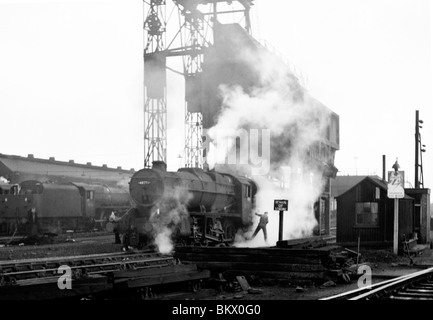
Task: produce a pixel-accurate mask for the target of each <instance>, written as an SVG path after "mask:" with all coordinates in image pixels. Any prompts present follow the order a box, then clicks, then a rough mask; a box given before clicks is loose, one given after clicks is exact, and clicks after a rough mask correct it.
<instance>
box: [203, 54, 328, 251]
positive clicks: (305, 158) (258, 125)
mask: <svg viewBox="0 0 433 320" xmlns="http://www.w3.org/2000/svg"><path fill="white" fill-rule="evenodd" d="M237 59H238V60H239V61H242V63H243V64H246V65H248V66H249V68H250V69H251V70H253V71H254V74H255V76H256V77H257V79H258V81H256V84H255V86H254V87H248V88H245V87H242V86H240V85H235V86H233V85H231V86H230V85H226V84H223V85H220V87H219V89H220V94H221V96H222V110H221V112H220V114H219V117H218V119H217V122H216V125H215V126H213V127H212V128H210V129H209V130H208V131H207V135H208V136H209V137H210V139H211V140H212V144H211V148H209V154H208V157H207V160H208V165H209V167H210V168H212V167H215V166H217V165H218V164H223V163H227V159H228V158H229V154H230V153H231V152H233V150H236V149H238V152H240V153H241V154H244V155H245V153H246V154H248V155H251V154H252V153H258V154H261V153H262V151H263V146H264V145H265V144H266V141H261V142H262V143H261V144H260V143H258V144H257V145H256V146H254V144H251V143H250V144H249V145H246V144H244V143H243V142H242V139H239V137H238V143H236V135H230V133H232V132H236V130H239V129H243V130H246V131H247V132H251V131H252V130H258V131H259V132H263V130H265V129H268V130H270V141H268V142H267V143H268V144H269V149H270V159H269V161H270V168H269V171H268V172H266V173H265V174H262V175H254V176H252V178H253V179H254V180H255V181H256V182H257V184H258V193H257V195H256V208H255V210H256V212H259V213H263V212H264V211H268V213H269V223H268V226H267V229H268V243H265V241H264V238H263V235H262V234H260V233H259V234H258V235H257V236H256V237H255V238H254V239H252V240H247V239H249V237H250V236H251V235H252V233H253V232H254V229H255V227H256V226H257V223H258V217H257V216H255V215H254V219H255V221H254V225H253V228H252V229H251V230H249V232H247V233H246V234H243V235H238V236H237V241H236V243H237V245H239V246H260V245H268V244H269V245H274V244H275V242H276V241H277V240H278V232H279V227H278V224H279V213H278V212H277V211H273V209H274V208H273V200H274V199H288V200H289V209H288V212H285V214H284V229H283V239H284V240H288V239H294V238H301V237H306V236H310V235H312V233H313V229H314V228H315V227H316V226H317V224H318V222H317V221H316V219H315V216H314V203H315V201H317V199H318V198H319V196H320V194H321V192H322V187H323V184H322V172H321V171H320V170H319V167H318V163H317V161H315V160H314V158H315V155H314V153H315V152H316V153H317V151H318V150H320V149H318V144H319V143H320V141H321V140H322V139H323V137H324V136H325V133H326V131H325V130H326V128H327V126H328V125H329V112H330V110H329V109H327V108H326V107H325V106H323V105H322V104H320V103H319V102H318V101H316V100H315V99H314V98H312V97H311V96H310V95H309V94H308V92H307V91H306V90H305V89H304V88H303V87H302V86H301V85H300V84H299V82H298V80H297V79H296V77H295V76H293V75H292V74H291V73H290V72H289V71H288V69H285V68H283V67H282V66H283V64H282V61H281V60H279V59H278V58H277V57H275V56H274V55H272V54H270V53H269V52H268V51H266V50H262V51H258V50H251V49H244V50H243V51H241V50H240V51H239V55H238V56H237ZM261 138H262V140H263V135H262V137H261ZM254 148H255V149H254ZM239 159H242V156H240V157H239ZM224 161H225V162H224ZM238 164H239V165H238V166H237V169H238V171H239V172H241V173H244V174H247V175H250V176H251V173H252V170H251V169H253V167H254V166H253V164H252V163H251V161H249V163H248V164H247V165H244V164H242V165H241V163H239V161H238ZM252 214H254V212H252Z"/></svg>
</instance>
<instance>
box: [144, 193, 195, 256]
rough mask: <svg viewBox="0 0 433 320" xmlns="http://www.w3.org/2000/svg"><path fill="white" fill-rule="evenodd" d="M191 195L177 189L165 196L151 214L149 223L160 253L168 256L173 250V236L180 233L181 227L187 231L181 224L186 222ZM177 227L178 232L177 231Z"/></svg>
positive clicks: (186, 227)
mask: <svg viewBox="0 0 433 320" xmlns="http://www.w3.org/2000/svg"><path fill="white" fill-rule="evenodd" d="M191 198H192V194H191V193H190V192H188V191H187V190H186V189H184V188H182V187H177V188H174V189H173V190H172V192H170V193H168V194H166V195H165V196H164V198H163V199H162V201H161V202H160V204H159V206H158V208H157V210H154V212H153V213H152V215H151V217H150V219H149V222H150V223H151V224H152V227H153V232H154V239H155V241H154V244H155V245H156V247H157V250H158V251H159V252H160V253H163V254H168V253H170V252H171V251H173V249H174V244H173V236H174V235H175V234H176V232H180V233H181V232H182V229H183V228H182V227H184V228H185V230H188V229H189V227H188V226H184V225H183V223H185V222H186V221H188V218H189V214H188V210H187V205H188V202H189V201H190V200H191ZM179 227H181V228H180V231H179Z"/></svg>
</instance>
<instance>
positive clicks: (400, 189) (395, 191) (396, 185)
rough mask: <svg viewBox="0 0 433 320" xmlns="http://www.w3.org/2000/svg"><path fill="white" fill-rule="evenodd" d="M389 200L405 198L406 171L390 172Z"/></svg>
mask: <svg viewBox="0 0 433 320" xmlns="http://www.w3.org/2000/svg"><path fill="white" fill-rule="evenodd" d="M388 198H391V199H400V198H404V171H388Z"/></svg>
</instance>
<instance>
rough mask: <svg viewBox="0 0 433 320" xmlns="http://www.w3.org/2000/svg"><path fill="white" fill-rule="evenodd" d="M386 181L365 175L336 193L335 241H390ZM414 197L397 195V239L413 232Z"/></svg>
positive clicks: (391, 216)
mask: <svg viewBox="0 0 433 320" xmlns="http://www.w3.org/2000/svg"><path fill="white" fill-rule="evenodd" d="M387 193H388V187H387V183H386V182H385V181H383V180H381V179H379V178H377V177H372V176H366V177H365V178H363V179H362V180H360V181H359V182H358V183H356V184H355V185H354V186H353V187H351V188H350V189H348V190H347V191H345V192H343V193H341V194H340V195H339V196H337V197H336V201H337V242H338V243H341V244H346V245H352V244H356V243H357V242H358V237H359V239H360V242H361V245H363V246H365V245H391V246H392V244H393V237H394V199H390V198H388V194H387ZM413 208H414V199H413V198H412V197H409V196H407V195H405V197H404V198H402V199H399V208H398V209H399V210H398V211H399V231H398V233H399V237H398V238H399V243H401V241H403V235H405V236H406V237H407V238H410V237H412V236H413V233H414V223H413Z"/></svg>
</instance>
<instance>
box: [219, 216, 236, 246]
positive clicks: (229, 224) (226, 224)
mask: <svg viewBox="0 0 433 320" xmlns="http://www.w3.org/2000/svg"><path fill="white" fill-rule="evenodd" d="M222 225H223V230H224V238H225V239H227V240H228V241H230V242H232V241H233V240H234V239H235V235H236V226H235V223H234V221H233V220H232V219H228V218H226V219H223V222H222Z"/></svg>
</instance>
